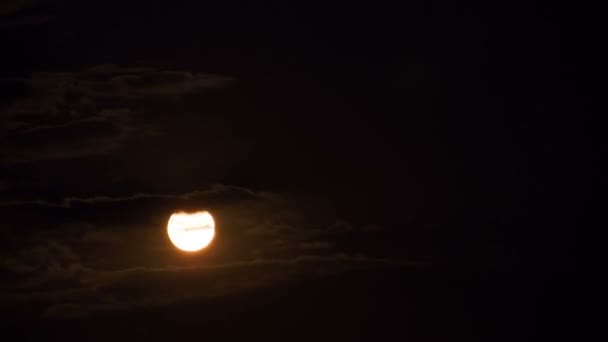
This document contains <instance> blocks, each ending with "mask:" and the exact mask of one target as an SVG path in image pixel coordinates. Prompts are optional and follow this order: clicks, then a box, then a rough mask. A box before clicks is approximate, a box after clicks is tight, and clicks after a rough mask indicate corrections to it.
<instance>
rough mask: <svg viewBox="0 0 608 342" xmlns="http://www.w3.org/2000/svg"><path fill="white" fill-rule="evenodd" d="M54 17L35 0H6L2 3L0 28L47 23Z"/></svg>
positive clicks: (0, 6) (0, 4)
mask: <svg viewBox="0 0 608 342" xmlns="http://www.w3.org/2000/svg"><path fill="white" fill-rule="evenodd" d="M52 19H53V16H52V15H51V14H50V13H46V12H45V11H44V9H42V7H41V5H40V2H39V1H35V0H4V1H2V2H1V3H0V30H2V29H14V28H20V27H23V26H32V25H40V24H45V23H47V22H49V21H51V20H52Z"/></svg>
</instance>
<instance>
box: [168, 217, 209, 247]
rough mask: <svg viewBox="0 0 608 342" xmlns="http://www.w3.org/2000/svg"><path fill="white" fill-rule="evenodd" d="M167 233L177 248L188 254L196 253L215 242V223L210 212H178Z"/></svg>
mask: <svg viewBox="0 0 608 342" xmlns="http://www.w3.org/2000/svg"><path fill="white" fill-rule="evenodd" d="M167 233H168V234H169V239H171V242H173V244H174V245H175V247H177V248H179V249H181V250H183V251H186V252H196V251H198V250H201V249H203V248H205V247H207V246H208V245H209V243H211V240H213V237H214V236H215V222H214V221H213V216H211V214H210V213H209V212H208V211H197V212H195V213H186V212H177V213H174V214H173V215H171V217H170V218H169V223H168V224H167Z"/></svg>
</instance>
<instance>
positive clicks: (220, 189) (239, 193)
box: [0, 184, 277, 208]
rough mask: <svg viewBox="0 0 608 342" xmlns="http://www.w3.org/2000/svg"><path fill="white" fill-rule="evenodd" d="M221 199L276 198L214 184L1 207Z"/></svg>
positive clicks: (28, 201)
mask: <svg viewBox="0 0 608 342" xmlns="http://www.w3.org/2000/svg"><path fill="white" fill-rule="evenodd" d="M210 197H214V198H221V197H232V198H251V199H255V198H266V199H269V198H276V197H277V196H276V195H275V194H272V193H269V192H258V191H254V190H251V189H248V188H244V187H239V186H234V185H224V184H213V185H211V186H210V187H209V189H206V190H195V191H191V192H185V193H177V194H155V193H135V194H131V195H127V196H103V195H97V196H92V197H66V198H64V199H63V200H61V201H59V202H52V201H47V200H41V199H32V200H18V201H4V202H0V207H12V206H24V205H35V206H47V207H57V208H72V207H74V206H75V205H97V204H104V203H117V202H128V201H138V200H145V199H179V200H190V199H197V198H210Z"/></svg>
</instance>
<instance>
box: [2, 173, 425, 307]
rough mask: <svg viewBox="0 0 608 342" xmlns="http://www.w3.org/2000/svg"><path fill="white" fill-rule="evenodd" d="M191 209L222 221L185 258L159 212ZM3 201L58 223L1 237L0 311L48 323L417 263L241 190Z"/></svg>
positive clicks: (355, 230)
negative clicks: (203, 245) (203, 246)
mask: <svg viewBox="0 0 608 342" xmlns="http://www.w3.org/2000/svg"><path fill="white" fill-rule="evenodd" d="M224 199H228V200H224ZM243 201H246V202H243ZM188 203H190V204H192V203H207V204H209V205H210V206H212V207H214V206H215V207H217V210H216V211H214V214H216V219H217V220H218V224H219V226H218V235H217V237H216V239H217V242H214V243H213V244H212V245H211V247H210V248H209V250H208V251H204V252H202V253H200V255H198V256H190V257H188V256H185V255H184V254H183V253H181V252H179V251H177V250H176V249H175V248H174V247H173V246H171V245H170V242H169V241H168V239H167V237H166V233H165V231H164V229H165V228H164V225H165V224H166V221H165V220H166V219H167V218H166V217H165V216H166V214H168V213H170V212H167V211H165V209H163V208H165V207H170V208H175V207H180V206H181V205H184V204H186V206H187V204H188ZM218 203H222V205H221V206H219V205H218ZM2 205H3V208H4V209H3V210H4V211H5V214H7V215H10V213H9V211H8V210H13V209H18V210H26V212H31V213H36V212H38V211H39V210H43V211H44V212H47V213H49V212H50V213H51V214H52V213H53V212H60V213H62V216H61V217H65V219H61V220H59V221H60V222H56V223H51V222H43V223H37V221H29V220H28V218H27V217H24V218H23V219H22V220H21V221H19V222H20V225H21V226H23V225H25V226H29V227H30V228H34V229H31V230H23V229H21V228H22V227H21V226H20V227H17V226H15V227H12V229H6V230H5V231H4V234H5V235H6V236H5V237H4V238H3V239H2V241H3V243H4V244H5V246H4V248H3V249H2V252H0V260H1V261H2V262H1V263H0V280H1V285H0V306H1V307H3V308H7V309H10V308H17V307H31V308H32V310H34V311H36V312H38V313H39V315H41V316H42V317H47V318H70V317H80V316H86V315H91V314H97V313H103V312H108V311H114V310H132V309H137V308H141V307H153V306H163V305H170V304H173V303H178V302H181V301H187V300H194V299H195V300H205V299H211V298H216V297H220V296H230V295H232V294H236V293H240V292H243V291H248V290H253V289H258V288H265V287H273V286H277V285H279V284H282V283H285V282H291V281H295V280H301V279H310V278H315V277H320V276H325V275H331V274H336V273H340V272H345V271H351V270H361V269H370V268H385V267H410V266H412V267H413V266H417V265H418V264H416V263H411V262H406V261H404V260H399V259H391V258H387V257H383V256H374V255H366V254H362V253H360V252H359V251H357V250H356V249H349V248H347V247H345V246H343V245H341V244H340V243H339V242H340V241H341V239H344V238H348V237H349V236H350V235H351V234H361V233H364V228H362V227H363V226H361V227H360V226H358V225H353V224H351V223H349V222H347V221H345V220H341V219H334V220H332V221H330V222H326V221H319V220H311V219H310V218H308V217H307V216H306V215H303V214H302V213H300V212H299V211H298V210H297V208H294V207H291V206H290V204H289V201H287V200H286V199H284V198H281V196H277V195H276V194H273V193H266V192H259V191H254V190H252V189H247V188H243V187H238V186H228V185H219V184H218V185H214V186H211V187H210V188H209V189H206V190H200V191H192V192H189V193H181V194H150V193H137V194H132V195H128V196H119V197H111V196H92V197H88V198H76V197H73V198H65V199H64V200H62V201H59V202H49V201H45V200H30V201H15V202H5V203H2ZM195 206H196V205H195ZM87 207H91V208H93V207H94V208H95V210H93V211H91V213H93V214H91V215H92V216H87V215H88V214H87V212H88V211H87V210H83V209H86V208H87ZM126 207H128V208H129V209H128V215H127V214H124V213H125V211H124V210H125V208H126ZM70 212H73V213H75V214H77V215H76V216H72V215H71V214H70ZM17 215H22V212H19V214H17ZM121 215H122V216H121ZM125 215H127V216H125ZM129 216H133V217H134V218H135V219H130V218H129ZM74 217H77V220H75V219H74ZM103 217H112V218H116V217H122V218H123V220H122V221H116V220H114V219H112V220H110V221H106V220H104V219H103ZM55 221H56V220H55ZM37 225H42V226H40V227H38V228H39V229H37V228H36V227H37ZM8 228H10V227H8ZM42 228H44V229H42ZM100 256H103V258H100Z"/></svg>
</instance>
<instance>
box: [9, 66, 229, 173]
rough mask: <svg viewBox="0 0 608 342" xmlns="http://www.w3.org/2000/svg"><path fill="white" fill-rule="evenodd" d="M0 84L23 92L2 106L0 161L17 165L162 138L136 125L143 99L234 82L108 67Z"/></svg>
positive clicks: (151, 128)
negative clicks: (138, 139) (145, 139)
mask: <svg viewBox="0 0 608 342" xmlns="http://www.w3.org/2000/svg"><path fill="white" fill-rule="evenodd" d="M0 81H2V83H3V84H4V87H7V88H15V89H16V88H19V89H22V91H21V95H20V96H17V97H16V98H12V99H10V102H9V103H8V104H7V105H6V106H5V107H4V108H3V109H0V119H1V122H2V124H1V126H0V128H2V131H3V133H2V135H1V136H0V141H1V142H2V147H1V148H0V160H2V161H3V162H5V163H23V162H31V161H37V160H53V159H67V158H76V157H82V156H88V155H93V154H99V153H104V152H107V151H110V150H114V149H117V148H119V147H121V146H123V145H125V144H127V143H128V142H129V140H130V139H136V138H138V137H150V136H154V135H158V134H162V130H160V129H159V128H157V127H154V126H150V125H147V124H146V123H145V120H141V118H142V117H145V114H146V113H145V110H144V109H143V107H142V106H143V105H144V104H142V101H141V100H142V99H154V100H155V101H160V100H162V99H163V98H175V97H176V96H181V95H186V94H191V93H195V92H199V91H204V90H205V89H212V88H224V87H226V86H228V85H229V84H230V83H231V82H232V79H231V78H229V77H225V76H219V75H207V74H198V73H193V72H190V71H183V70H165V69H159V68H143V67H121V66H117V65H112V64H107V65H99V66H95V67H92V68H89V69H87V70H84V71H80V72H37V73H33V74H32V76H31V77H30V78H28V79H3V80H0Z"/></svg>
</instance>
